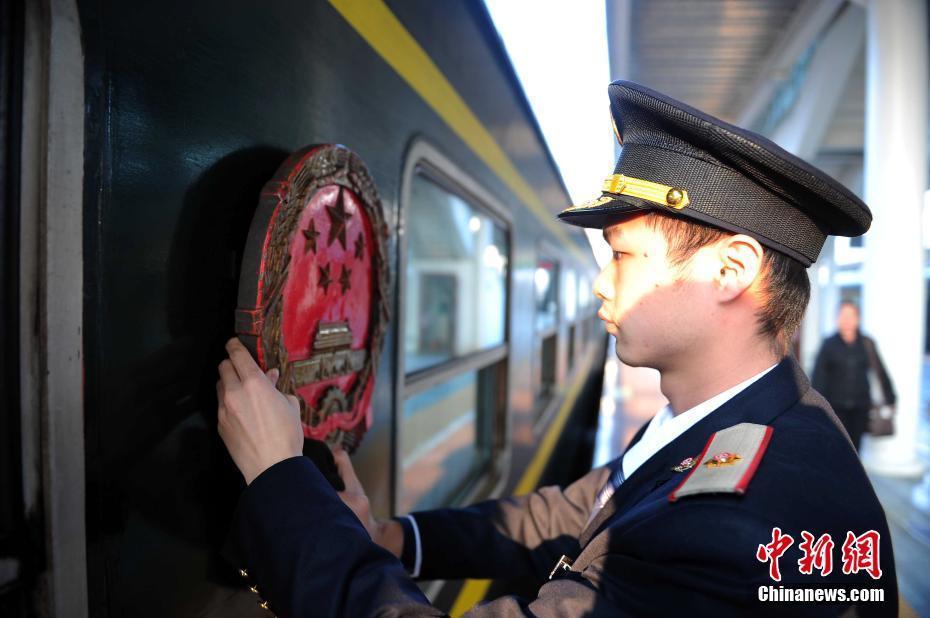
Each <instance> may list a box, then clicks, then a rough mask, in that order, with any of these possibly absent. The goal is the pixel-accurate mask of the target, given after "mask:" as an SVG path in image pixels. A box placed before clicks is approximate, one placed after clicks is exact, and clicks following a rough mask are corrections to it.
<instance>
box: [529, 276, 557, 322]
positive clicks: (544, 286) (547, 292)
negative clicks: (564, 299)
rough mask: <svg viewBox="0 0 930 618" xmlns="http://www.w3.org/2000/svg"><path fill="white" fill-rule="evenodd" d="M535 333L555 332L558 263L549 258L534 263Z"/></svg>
mask: <svg viewBox="0 0 930 618" xmlns="http://www.w3.org/2000/svg"><path fill="white" fill-rule="evenodd" d="M533 278H534V282H535V284H536V286H535V287H536V331H537V332H538V333H545V332H547V331H551V330H555V327H556V324H557V323H558V312H559V263H558V262H556V261H555V260H552V259H549V258H540V259H539V260H537V262H536V273H535V274H534V277H533Z"/></svg>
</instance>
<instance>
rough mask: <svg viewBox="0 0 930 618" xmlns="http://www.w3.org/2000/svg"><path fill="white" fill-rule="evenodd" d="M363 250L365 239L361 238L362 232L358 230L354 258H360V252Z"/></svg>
mask: <svg viewBox="0 0 930 618" xmlns="http://www.w3.org/2000/svg"><path fill="white" fill-rule="evenodd" d="M364 251H365V241H364V240H363V239H362V233H361V232H359V234H358V237H356V239H355V259H357V260H360V259H362V254H363V252H364Z"/></svg>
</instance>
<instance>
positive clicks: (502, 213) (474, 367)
mask: <svg viewBox="0 0 930 618" xmlns="http://www.w3.org/2000/svg"><path fill="white" fill-rule="evenodd" d="M418 173H420V174H423V175H424V176H426V177H427V178H428V179H429V180H430V181H431V182H433V183H435V184H436V185H438V186H439V187H441V188H442V189H443V190H445V191H448V192H450V193H452V194H454V195H456V196H458V197H459V198H461V199H462V200H464V201H465V202H467V203H468V204H469V205H470V206H471V207H473V208H474V209H476V210H478V211H479V212H481V213H482V214H484V215H486V216H488V217H489V218H490V219H491V220H492V221H494V223H495V224H497V225H499V226H500V227H501V228H502V229H503V231H504V234H505V236H506V238H507V254H506V257H507V272H506V275H505V280H504V288H505V292H506V293H505V300H504V338H503V342H502V343H500V344H497V345H495V346H493V347H490V348H484V349H480V350H477V351H475V352H471V353H468V354H465V355H463V356H459V357H455V358H451V359H449V360H446V361H442V362H440V363H438V364H436V365H433V366H430V367H425V368H423V369H419V370H416V371H414V372H411V373H410V374H407V370H406V366H405V365H406V358H405V357H406V352H405V343H404V342H405V336H406V331H405V322H406V320H405V318H406V311H407V307H406V304H407V299H406V292H407V287H406V286H407V281H406V272H407V260H408V257H409V247H408V243H407V229H408V227H409V222H408V220H407V215H408V212H409V204H410V192H411V188H412V185H413V180H414V178H415V176H416V175H417V174H418ZM396 229H397V271H396V272H397V273H398V276H397V279H396V294H397V296H396V305H395V307H396V312H395V315H396V316H397V318H396V320H395V321H394V322H395V323H394V328H395V331H394V334H395V342H396V343H395V345H394V375H393V381H394V416H393V427H392V436H391V440H392V452H393V462H392V467H393V474H392V475H391V477H392V483H391V497H390V504H391V511H392V513H397V512H398V506H399V504H400V498H401V491H402V486H403V462H402V458H401V453H402V452H403V451H402V446H403V445H402V432H403V425H402V423H403V419H404V414H403V411H404V404H405V402H406V400H407V399H408V398H410V397H412V396H414V395H416V394H418V393H422V392H424V391H426V390H428V389H429V388H432V387H433V386H437V385H439V384H441V383H443V382H445V381H447V380H449V379H451V378H453V377H456V376H458V375H461V374H463V373H467V372H470V371H476V372H479V373H480V371H481V370H483V369H492V368H494V367H495V365H498V366H500V374H499V375H498V376H497V379H499V380H501V384H500V387H499V388H500V391H501V394H500V399H501V402H500V403H501V405H500V406H499V410H497V411H496V417H495V418H493V419H491V421H490V424H491V426H492V436H491V444H490V461H489V462H488V464H487V467H486V469H485V471H484V472H483V473H480V474H477V475H474V476H472V477H471V478H469V479H468V480H467V481H465V482H464V483H463V486H462V487H460V488H459V489H458V490H457V491H455V492H453V493H452V494H451V495H452V498H451V502H450V506H453V505H461V504H465V503H468V502H470V501H473V500H474V499H477V498H478V497H493V496H495V495H497V494H499V493H500V491H501V490H502V489H503V486H504V484H505V483H506V481H507V474H508V472H509V468H510V465H509V463H510V457H511V448H510V436H511V424H512V418H511V417H512V415H511V403H510V396H509V383H510V375H511V374H512V366H513V355H512V354H511V353H510V352H511V350H510V343H511V337H512V323H511V315H512V306H513V270H514V268H513V255H514V247H513V242H514V232H513V218H512V216H511V214H510V212H509V211H508V210H507V208H506V207H504V206H503V203H502V202H501V201H500V200H498V199H497V198H495V197H494V196H493V195H492V194H491V192H490V191H488V190H487V189H485V188H484V187H483V186H482V185H481V184H480V183H479V182H478V181H477V180H475V179H474V178H473V177H471V176H470V175H468V174H467V173H465V172H464V171H463V170H462V168H461V167H460V166H459V165H457V164H456V163H454V162H453V160H452V159H450V158H449V157H447V156H446V155H444V154H443V153H442V152H441V151H440V150H439V149H438V148H436V147H435V146H433V145H432V144H431V143H429V142H427V141H426V140H425V139H423V138H422V137H417V138H414V139H413V141H412V142H411V144H410V146H409V148H408V149H407V153H406V156H405V157H404V166H403V170H402V175H401V183H400V195H399V200H398V208H397V222H396Z"/></svg>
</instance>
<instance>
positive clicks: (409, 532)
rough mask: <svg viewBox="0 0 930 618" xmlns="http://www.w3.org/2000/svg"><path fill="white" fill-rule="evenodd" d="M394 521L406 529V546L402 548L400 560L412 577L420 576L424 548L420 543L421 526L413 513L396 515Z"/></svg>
mask: <svg viewBox="0 0 930 618" xmlns="http://www.w3.org/2000/svg"><path fill="white" fill-rule="evenodd" d="M394 521H396V522H397V523H399V524H400V527H401V528H402V529H403V531H404V548H403V550H401V555H400V561H401V564H403V565H404V569H406V571H407V573H409V574H410V577H413V578H417V577H419V576H420V568H421V567H422V565H423V549H422V545H421V544H420V528H419V526H417V520H416V519H414V518H413V515H404V516H403V517H395V518H394Z"/></svg>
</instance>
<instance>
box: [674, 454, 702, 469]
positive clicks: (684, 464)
mask: <svg viewBox="0 0 930 618" xmlns="http://www.w3.org/2000/svg"><path fill="white" fill-rule="evenodd" d="M696 463H697V458H695V457H685V458H684V459H682V460H681V463H680V464H678V465H677V466H675V467H673V468H672V471H673V472H685V471H687V470H690V469H691V468H693V467H694V464H696Z"/></svg>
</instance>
